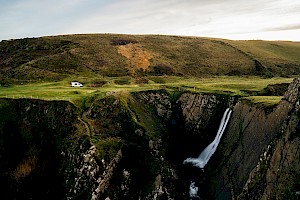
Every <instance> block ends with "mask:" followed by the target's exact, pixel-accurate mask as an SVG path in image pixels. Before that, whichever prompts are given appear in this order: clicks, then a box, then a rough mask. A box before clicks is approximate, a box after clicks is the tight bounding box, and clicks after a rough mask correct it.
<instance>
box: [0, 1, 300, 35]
mask: <svg viewBox="0 0 300 200" xmlns="http://www.w3.org/2000/svg"><path fill="white" fill-rule="evenodd" d="M80 33H121V34H161V35H183V36H201V37H215V38H227V39H235V40H257V39H262V40H290V41H300V0H255V1H250V0H0V40H7V39H16V38H25V37H40V36H48V35H64V34H80Z"/></svg>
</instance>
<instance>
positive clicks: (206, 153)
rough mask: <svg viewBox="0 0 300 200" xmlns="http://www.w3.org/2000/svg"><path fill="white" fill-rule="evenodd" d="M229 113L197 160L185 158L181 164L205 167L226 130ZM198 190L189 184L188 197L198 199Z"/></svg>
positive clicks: (228, 111) (192, 183)
mask: <svg viewBox="0 0 300 200" xmlns="http://www.w3.org/2000/svg"><path fill="white" fill-rule="evenodd" d="M231 112H232V111H231V110H230V109H229V108H227V109H226V110H225V112H224V115H223V117H222V120H221V123H220V126H219V130H218V132H217V135H216V137H215V139H214V140H213V141H212V142H211V143H210V144H209V145H208V146H207V147H206V148H205V149H204V150H203V151H202V152H201V153H200V155H199V156H198V158H187V159H185V160H184V161H183V164H185V163H192V164H193V165H194V166H196V167H199V168H204V167H205V165H206V164H207V162H208V161H209V159H210V157H211V156H212V155H213V154H214V153H215V151H216V149H217V147H218V145H219V143H220V140H221V137H222V135H223V133H224V131H225V129H226V126H227V124H228V121H229V118H230V115H231ZM198 190H199V188H198V187H196V186H195V182H191V184H190V191H189V193H190V197H191V198H195V197H199V196H198Z"/></svg>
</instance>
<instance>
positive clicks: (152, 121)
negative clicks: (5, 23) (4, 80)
mask: <svg viewBox="0 0 300 200" xmlns="http://www.w3.org/2000/svg"><path fill="white" fill-rule="evenodd" d="M299 82H300V79H296V80H295V81H294V82H293V83H292V84H291V85H290V87H289V89H288V92H287V93H286V94H285V96H284V99H283V100H282V101H281V102H280V103H279V105H278V106H277V107H275V108H273V109H272V110H270V109H269V110H268V111H266V110H264V109H263V108H261V107H258V106H255V105H251V104H250V103H249V102H246V101H241V100H239V99H238V98H237V97H230V96H229V95H220V94H196V93H189V92H185V93H179V92H174V93H168V92H167V91H165V90H159V91H145V92H137V93H131V94H126V93H114V94H111V95H110V96H107V97H105V98H102V99H97V98H93V99H90V100H89V105H90V106H88V107H87V108H86V109H85V110H82V111H80V110H79V109H77V108H75V107H74V106H73V105H72V104H70V103H67V102H59V101H51V102H46V101H38V100H25V99H21V100H9V99H2V100H1V101H0V116H1V118H0V133H1V135H0V142H1V143H0V148H1V157H0V161H1V165H0V167H1V168H0V169H1V181H2V180H3V181H4V182H5V183H8V184H6V186H5V187H4V189H3V191H4V192H2V194H1V195H2V196H1V199H2V198H3V199H12V198H16V199H20V198H21V197H24V196H25V198H23V199H41V198H42V199H47V198H48V199H53V198H55V199H93V200H96V199H106V200H108V199H189V195H188V187H189V184H190V181H191V180H193V181H198V182H201V184H202V185H201V186H203V188H200V190H202V191H210V192H206V193H208V194H206V195H204V196H203V198H207V199H230V198H238V199H272V198H274V199H286V198H289V197H294V196H293V195H294V193H295V192H296V191H297V190H300V189H299V166H300V163H299V134H298V132H299V130H298V127H300V126H299V108H300V107H299V105H300V103H299V100H300V99H299V94H298V93H299V91H298V88H299V87H300V83H299ZM227 107H230V108H231V109H233V114H232V117H231V120H230V123H229V125H228V128H227V130H226V132H225V133H224V136H223V138H222V140H221V143H220V145H219V147H218V149H217V152H216V153H215V154H214V155H213V157H212V158H211V160H210V161H209V163H208V165H207V166H206V169H205V174H203V172H202V171H201V170H199V169H197V168H194V167H191V166H185V165H183V164H182V162H183V160H184V159H185V158H187V157H197V156H198V155H199V153H200V152H201V151H202V149H204V148H205V146H206V145H207V144H209V143H210V142H211V141H212V140H213V138H214V137H215V134H216V132H217V129H218V125H219V123H220V119H221V117H222V115H223V112H224V110H225V109H226V108H227ZM4 182H3V183H4ZM33 188H34V189H33ZM36 189H38V190H36Z"/></svg>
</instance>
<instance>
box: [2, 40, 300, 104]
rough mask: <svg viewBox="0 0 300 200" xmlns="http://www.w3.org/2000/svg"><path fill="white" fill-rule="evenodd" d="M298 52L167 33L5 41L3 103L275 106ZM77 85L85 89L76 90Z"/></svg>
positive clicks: (299, 69)
mask: <svg viewBox="0 0 300 200" xmlns="http://www.w3.org/2000/svg"><path fill="white" fill-rule="evenodd" d="M299 52H300V43H299V42H280V41H278V42H270V41H231V40H224V39H212V38H200V37H179V36H162V35H112V34H90V35H65V36H53V37H42V38H25V39H18V40H8V41H1V42H0V97H7V98H39V99H40V98H41V99H48V100H53V99H64V100H70V101H73V102H75V103H77V104H79V105H80V104H83V105H84V99H85V97H86V96H92V95H100V96H105V95H107V93H111V92H119V91H126V92H133V91H143V90H155V89H161V88H165V89H168V90H190V91H193V92H205V93H211V92H214V93H230V94H232V95H240V96H245V97H249V96H250V97H249V98H248V99H250V100H251V101H255V102H267V103H271V104H273V102H278V101H279V99H280V97H278V96H280V95H282V94H277V93H274V92H273V93H272V92H271V94H270V93H268V92H266V91H265V90H266V88H267V86H268V85H272V84H281V83H289V82H291V81H292V77H293V76H295V75H298V74H299V73H300V53H299ZM272 77H273V78H272ZM74 80H77V81H80V82H81V83H83V84H84V87H83V88H71V87H70V82H71V81H74ZM276 87H278V86H276ZM276 87H275V88H276ZM279 87H280V86H279ZM270 89H271V90H274V88H273V87H272V86H271V88H269V89H268V90H269V91H270ZM277 90H278V89H277ZM282 91H285V88H283V89H282V88H281V89H280V92H281V93H282ZM257 95H259V96H260V97H256V98H251V96H257ZM264 95H267V96H277V97H274V98H267V97H264Z"/></svg>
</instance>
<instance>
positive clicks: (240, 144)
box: [209, 79, 300, 199]
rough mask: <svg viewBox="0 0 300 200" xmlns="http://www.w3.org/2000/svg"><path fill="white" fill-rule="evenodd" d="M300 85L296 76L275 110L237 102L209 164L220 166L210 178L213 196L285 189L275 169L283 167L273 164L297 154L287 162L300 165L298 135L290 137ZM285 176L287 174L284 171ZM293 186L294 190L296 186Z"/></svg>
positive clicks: (246, 196)
mask: <svg viewBox="0 0 300 200" xmlns="http://www.w3.org/2000/svg"><path fill="white" fill-rule="evenodd" d="M299 87H300V84H299V79H296V80H295V81H294V82H293V83H292V84H291V85H290V87H289V90H288V92H287V93H286V94H285V96H284V98H283V100H282V101H281V102H280V103H279V105H278V106H277V107H276V108H274V109H273V111H272V112H268V113H266V112H265V111H264V110H263V109H262V108H258V107H256V106H253V105H252V106H251V105H249V104H247V103H245V102H239V103H237V104H236V106H235V107H234V110H233V115H232V117H231V121H230V123H229V126H228V129H227V131H226V133H225V134H224V138H223V140H222V142H221V143H220V146H219V147H218V150H217V152H216V154H217V155H216V156H215V159H213V161H212V162H210V164H209V168H211V169H213V168H215V169H217V170H216V171H214V170H213V171H214V172H212V177H214V178H212V179H211V183H212V185H213V190H216V191H215V195H214V196H213V198H216V199H223V198H237V197H238V198H240V199H260V198H266V199H270V198H271V197H275V196H276V195H275V196H274V194H280V193H283V192H284V191H283V190H284V188H282V187H278V184H279V182H278V181H277V179H280V177H279V176H277V175H276V173H275V172H274V171H280V172H281V171H283V170H281V169H280V168H277V169H276V170H275V169H274V166H273V165H276V164H275V163H277V165H279V164H278V163H285V164H286V165H287V161H284V159H285V157H291V158H295V159H293V161H290V162H288V163H290V164H291V165H292V166H295V168H296V169H298V166H299V165H300V163H299V152H298V150H297V149H298V147H297V144H298V143H297V142H298V141H299V138H298V137H297V136H296V137H294V138H293V139H288V138H289V137H290V136H289V135H290V134H291V133H290V132H297V131H296V127H297V126H298V121H297V111H296V110H297V109H296V108H297V107H298V104H299V103H298V101H299V97H298V93H299V92H298V88H299ZM291 113H293V114H291ZM285 134H286V135H285ZM294 135H295V134H294ZM279 138H280V139H279ZM287 140H288V142H287ZM291 144H293V145H291ZM279 152H281V153H279ZM282 154H283V155H282ZM279 155H281V156H279ZM297 156H298V159H297ZM214 160H215V161H214ZM269 168H272V169H273V171H272V170H271V169H269ZM271 171H272V172H273V173H275V174H271ZM274 177H276V178H274ZM283 177H284V178H283V179H285V178H287V177H288V176H287V175H286V174H285V175H283ZM292 185H293V184H292ZM271 188H272V189H271ZM275 188H276V190H277V191H275ZM290 189H291V192H294V193H295V190H296V188H295V187H291V188H290ZM270 193H273V196H272V195H271V194H270ZM278 198H279V196H276V199H278ZM283 199H284V198H283Z"/></svg>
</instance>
